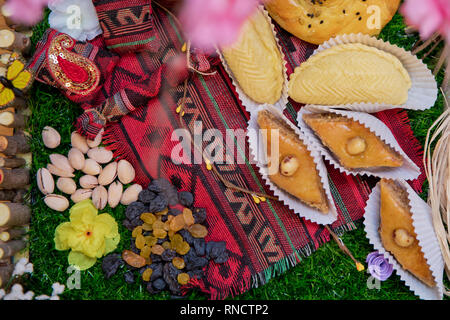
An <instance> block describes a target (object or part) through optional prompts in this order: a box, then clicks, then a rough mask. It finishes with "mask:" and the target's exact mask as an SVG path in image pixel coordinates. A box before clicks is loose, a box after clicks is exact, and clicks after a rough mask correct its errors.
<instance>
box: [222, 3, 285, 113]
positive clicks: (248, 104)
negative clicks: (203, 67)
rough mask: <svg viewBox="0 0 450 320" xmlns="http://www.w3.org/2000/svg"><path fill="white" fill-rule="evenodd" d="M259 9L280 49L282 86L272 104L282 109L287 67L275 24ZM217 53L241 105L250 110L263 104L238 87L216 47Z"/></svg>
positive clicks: (261, 7)
mask: <svg viewBox="0 0 450 320" xmlns="http://www.w3.org/2000/svg"><path fill="white" fill-rule="evenodd" d="M259 10H261V11H262V12H263V14H264V16H266V18H267V21H268V22H269V23H270V26H271V27H272V32H273V36H274V38H275V41H276V43H277V45H278V50H279V51H280V55H281V60H282V66H283V78H284V82H283V88H282V91H281V97H280V99H279V100H278V101H277V102H275V103H274V104H273V105H274V106H276V107H277V108H279V109H280V110H283V109H284V108H285V107H286V104H287V103H288V98H289V95H288V82H289V81H288V76H287V68H286V59H285V55H284V52H283V50H282V48H281V46H280V42H279V40H278V37H277V34H276V32H275V26H274V24H273V23H272V20H271V18H270V16H269V13H268V12H267V11H266V10H265V9H264V7H263V6H259ZM217 54H218V55H219V57H220V60H221V61H222V64H223V67H224V69H225V71H226V72H227V73H228V75H229V76H230V78H231V80H232V83H233V85H234V87H235V89H236V92H237V93H238V96H239V100H241V102H242V105H243V106H244V107H245V109H246V110H247V111H248V112H250V111H251V110H255V109H257V108H258V107H260V106H262V105H265V104H261V103H258V102H256V101H254V100H253V99H251V98H250V97H249V96H248V95H247V94H246V93H245V92H244V91H243V90H242V88H241V87H240V85H239V82H238V81H237V80H236V78H235V77H234V75H233V72H232V71H231V69H230V67H229V66H228V64H227V62H226V60H225V58H224V57H223V55H222V52H221V51H220V50H219V49H217Z"/></svg>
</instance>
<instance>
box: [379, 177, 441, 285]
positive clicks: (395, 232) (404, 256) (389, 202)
mask: <svg viewBox="0 0 450 320" xmlns="http://www.w3.org/2000/svg"><path fill="white" fill-rule="evenodd" d="M380 198H381V206H380V228H379V230H378V231H379V233H380V237H381V242H382V243H383V247H384V248H385V249H386V250H387V251H389V252H390V253H391V254H392V255H393V256H394V257H395V259H396V260H397V261H398V263H399V264H400V265H401V266H402V267H403V269H405V270H407V271H409V272H411V273H412V274H413V275H414V276H415V277H417V278H418V279H419V280H420V281H422V282H424V283H425V284H426V285H428V286H430V287H434V286H435V285H436V283H435V281H434V277H433V275H432V273H431V270H430V267H429V265H428V264H427V262H426V260H425V257H424V255H423V252H422V249H421V247H420V246H419V241H418V240H417V239H416V237H417V235H416V233H415V231H414V226H413V220H412V217H411V211H410V206H409V200H408V195H407V191H406V190H405V189H404V188H403V187H402V186H400V185H399V184H398V183H396V182H395V181H393V180H386V179H382V180H381V182H380Z"/></svg>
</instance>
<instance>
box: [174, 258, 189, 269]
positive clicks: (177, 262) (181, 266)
mask: <svg viewBox="0 0 450 320" xmlns="http://www.w3.org/2000/svg"><path fill="white" fill-rule="evenodd" d="M172 264H173V266H174V267H175V268H177V269H180V270H181V269H184V267H185V266H186V263H185V262H184V259H183V258H180V257H175V258H173V259H172Z"/></svg>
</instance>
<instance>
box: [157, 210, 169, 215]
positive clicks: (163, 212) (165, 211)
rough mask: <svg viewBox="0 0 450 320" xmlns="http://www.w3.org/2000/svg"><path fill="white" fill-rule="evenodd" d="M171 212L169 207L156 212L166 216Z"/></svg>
mask: <svg viewBox="0 0 450 320" xmlns="http://www.w3.org/2000/svg"><path fill="white" fill-rule="evenodd" d="M168 212H169V208H165V209H164V210H163V211H160V212H156V213H155V214H156V215H157V216H165V215H166V214H167V213H168Z"/></svg>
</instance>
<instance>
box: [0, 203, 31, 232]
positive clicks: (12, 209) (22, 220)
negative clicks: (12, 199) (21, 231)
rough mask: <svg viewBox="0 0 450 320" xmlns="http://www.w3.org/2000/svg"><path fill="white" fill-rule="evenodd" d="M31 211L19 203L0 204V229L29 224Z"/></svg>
mask: <svg viewBox="0 0 450 320" xmlns="http://www.w3.org/2000/svg"><path fill="white" fill-rule="evenodd" d="M30 219H31V209H30V208H29V207H27V206H25V205H23V204H20V203H9V202H4V203H0V227H6V228H11V227H16V226H23V225H26V224H28V223H29V222H30Z"/></svg>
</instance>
